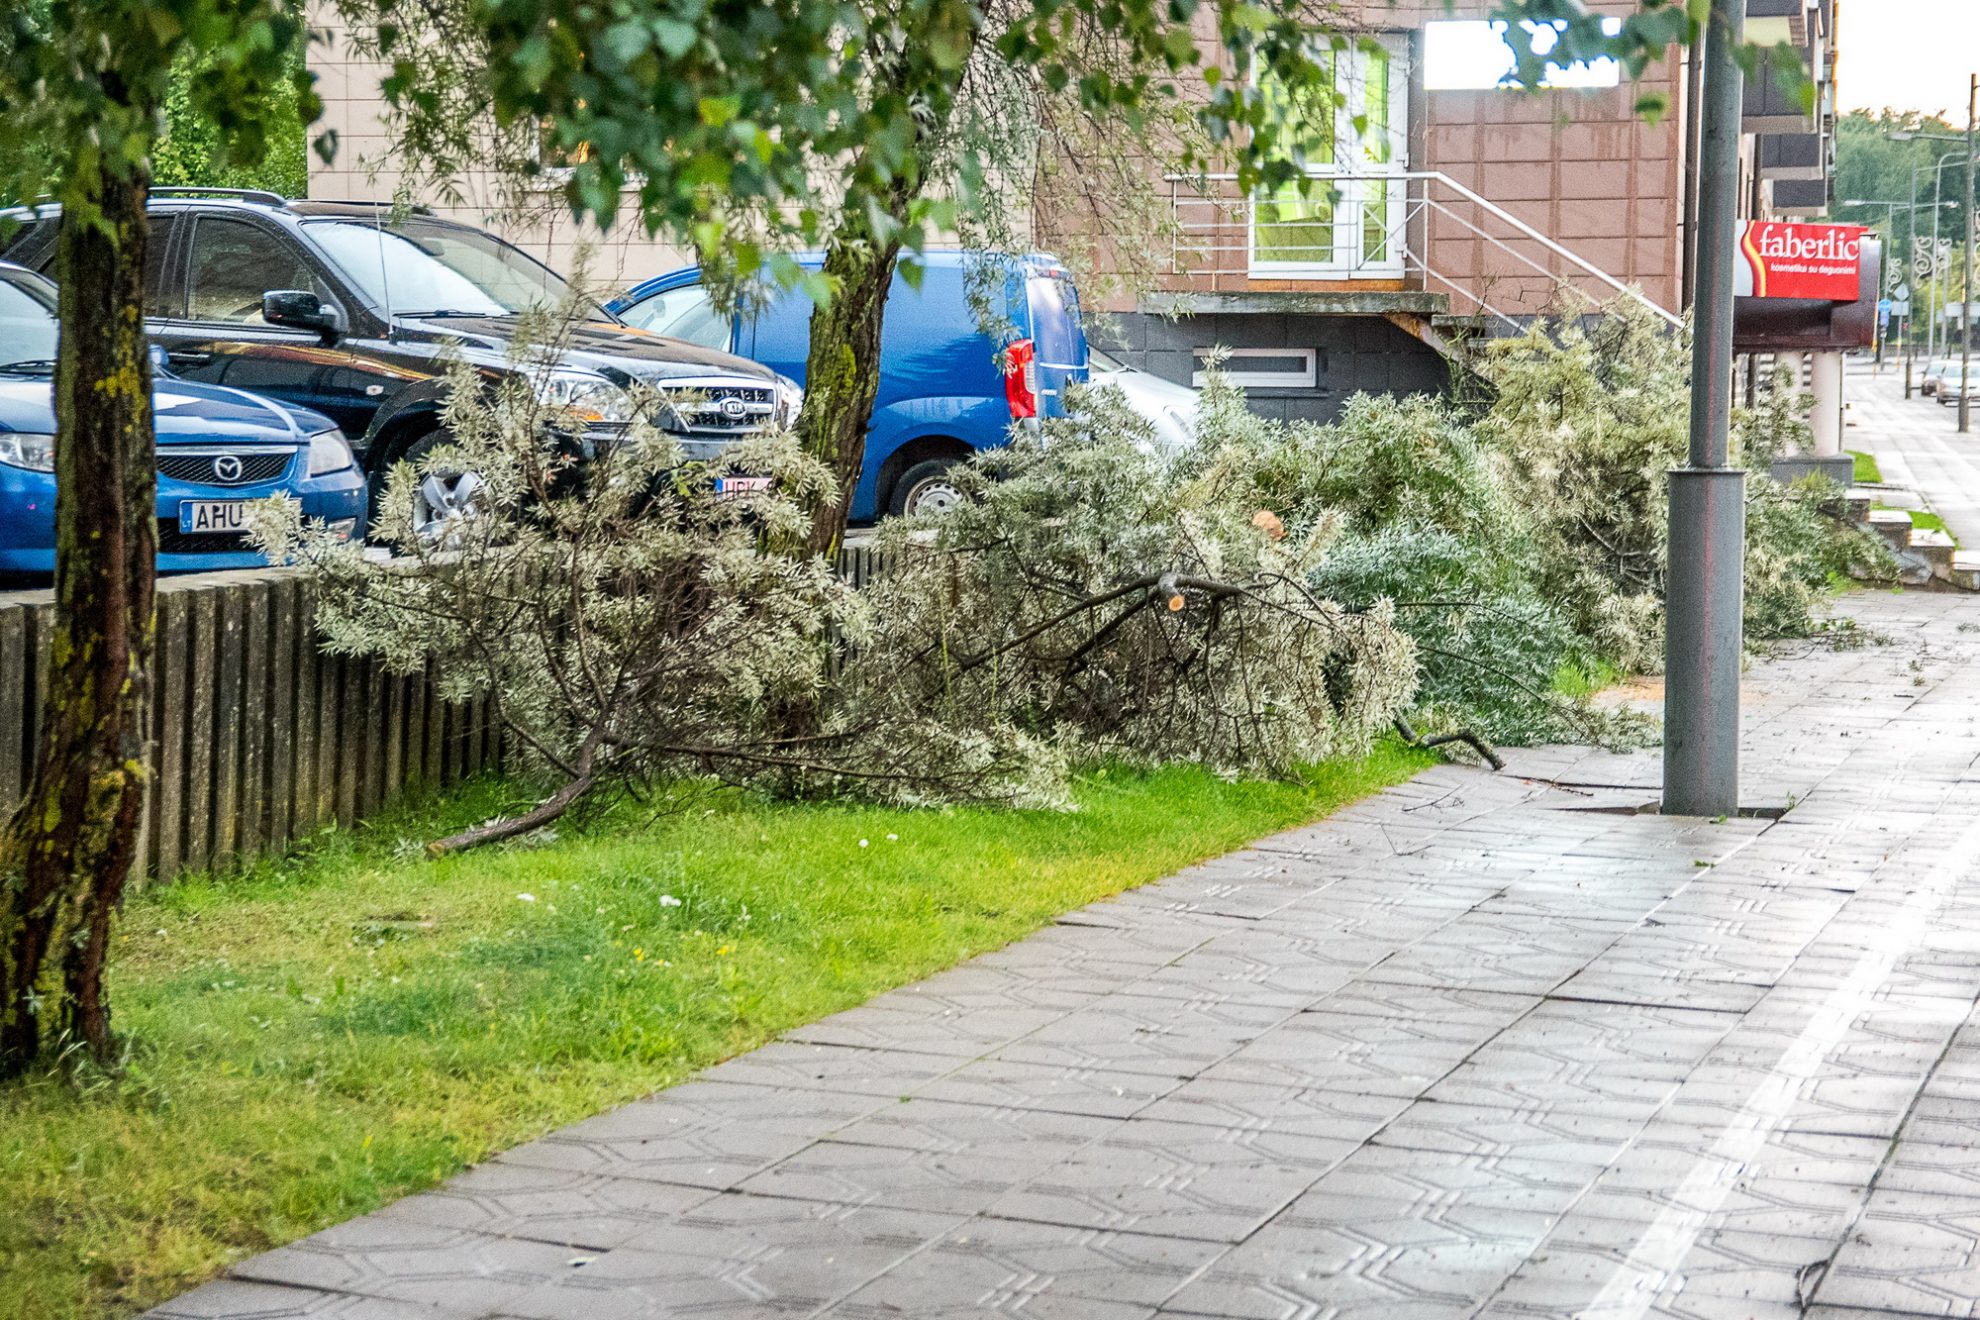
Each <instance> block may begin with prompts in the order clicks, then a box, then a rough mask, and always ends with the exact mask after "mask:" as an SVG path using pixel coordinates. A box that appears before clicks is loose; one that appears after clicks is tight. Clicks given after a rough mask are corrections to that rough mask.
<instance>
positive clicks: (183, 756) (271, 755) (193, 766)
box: [0, 569, 503, 880]
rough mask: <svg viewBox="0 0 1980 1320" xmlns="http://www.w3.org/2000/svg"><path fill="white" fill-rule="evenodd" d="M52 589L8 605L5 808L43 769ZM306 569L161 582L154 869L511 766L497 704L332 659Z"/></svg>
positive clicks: (181, 866)
mask: <svg viewBox="0 0 1980 1320" xmlns="http://www.w3.org/2000/svg"><path fill="white" fill-rule="evenodd" d="M52 615H53V607H52V605H51V604H50V603H49V595H48V593H46V592H37V593H19V594H16V595H13V596H9V597H6V598H4V599H0V809H11V808H12V806H13V804H14V803H15V802H17V801H18V800H19V799H20V796H21V794H22V792H23V791H24V789H25V786H26V781H27V778H28V775H29V773H30V770H31V767H32V765H33V749H34V745H35V738H36V727H35V726H36V724H37V722H38V720H39V718H40V712H41V700H40V697H41V693H42V692H43V690H44V689H45V686H46V683H47V675H48V650H49V642H50V630H51V621H52ZM314 619H315V611H314V609H313V607H312V604H311V597H310V589H309V586H308V584H307V583H306V582H305V581H304V580H303V578H302V577H301V576H300V575H299V574H296V573H293V572H288V571H285V570H280V569H269V570H265V571H261V572H245V573H225V574H220V573H215V574H201V575H197V576H191V577H181V578H166V579H161V580H160V581H159V584H158V632H157V646H156V649H155V652H154V656H155V665H154V669H153V681H154V687H153V697H152V703H151V769H152V771H153V774H152V779H151V788H150V793H149V797H148V800H147V802H146V810H145V824H144V844H143V857H144V860H145V870H146V873H147V874H148V875H150V876H152V877H154V878H157V879H166V880H169V879H171V878H172V877H173V876H175V875H177V874H178V873H179V872H181V871H188V870H202V869H208V868H218V867H225V866H233V865H238V864H240V863H242V862H245V861H247V860H250V859H252V858H254V857H257V856H261V855H265V854H273V853H279V852H282V851H283V850H284V849H286V848H287V847H289V845H290V844H291V842H292V841H295V840H298V839H301V838H303V837H305V836H307V835H309V834H312V833H314V832H315V831H317V830H319V829H322V828H324V827H325V826H328V825H331V824H335V825H340V826H346V827H348V826H350V825H352V824H354V823H356V822H357V821H359V820H361V819H363V818H365V817H366V816H369V815H371V814H372V813H374V812H376V811H377V810H378V809H379V808H380V807H381V806H383V805H385V804H386V803H387V802H390V801H391V800H392V799H394V798H395V797H397V796H398V795H399V793H400V792H401V791H403V790H404V789H406V788H407V787H410V786H412V785H414V784H427V785H444V784H448V783H452V782H455V781H457V780H460V779H463V778H466V777H467V776H469V775H473V774H476V773H479V772H480V771H482V770H496V769H500V768H501V766H502V763H503V739H502V731H501V727H500V722H499V721H498V720H497V719H496V718H495V716H494V712H493V710H492V709H491V703H490V702H489V701H488V700H487V699H485V698H483V699H481V700H477V701H474V702H471V703H467V704H455V703H448V702H444V701H441V700H440V699H439V697H438V696H437V694H436V691H435V688H434V684H433V683H432V682H431V681H430V675H429V674H426V673H418V674H410V675H398V674H391V673H388V672H387V671H386V670H385V667H384V666H383V665H382V664H381V663H379V662H378V661H377V660H375V659H369V658H352V657H348V656H339V655H332V654H329V653H328V652H325V651H324V650H323V649H322V646H321V643H320V639H319V638H318V637H317V634H316V629H315V626H314Z"/></svg>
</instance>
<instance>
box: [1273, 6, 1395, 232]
mask: <svg viewBox="0 0 1980 1320" xmlns="http://www.w3.org/2000/svg"><path fill="white" fill-rule="evenodd" d="M1325 60H1326V63H1325V65H1324V68H1325V77H1324V79H1323V80H1322V81H1321V82H1320V83H1318V84H1317V85H1315V86H1312V87H1307V88H1302V89H1300V90H1299V91H1297V92H1295V91H1293V90H1292V89H1289V88H1286V87H1285V86H1284V85H1283V84H1281V83H1280V82H1278V80H1276V79H1274V78H1273V77H1272V76H1271V75H1270V74H1269V72H1268V73H1265V74H1263V75H1261V76H1260V77H1259V79H1258V89H1259V93H1260V95H1261V97H1262V98H1263V100H1264V101H1265V103H1266V105H1267V106H1268V107H1269V108H1270V109H1271V110H1272V111H1274V112H1275V113H1276V114H1278V115H1279V116H1280V118H1281V120H1282V122H1283V123H1284V124H1285V125H1286V126H1287V127H1288V128H1289V129H1290V130H1291V133H1292V136H1293V139H1294V141H1295V142H1296V143H1297V144H1298V145H1299V146H1300V148H1301V151H1302V154H1303V156H1304V158H1305V165H1306V171H1307V174H1308V175H1309V176H1310V177H1309V178H1308V179H1307V180H1305V181H1304V182H1292V183H1287V184H1284V185H1281V186H1279V187H1277V188H1275V189H1271V190H1269V191H1266V192H1263V193H1261V194H1259V195H1258V197H1257V198H1256V200H1255V202H1254V209H1253V215H1252V235H1251V261H1252V262H1253V264H1254V265H1258V266H1264V267H1279V268H1287V267H1304V268H1306V269H1309V270H1312V269H1318V268H1326V269H1330V270H1342V271H1346V270H1352V269H1371V270H1374V269H1377V268H1379V269H1381V270H1384V271H1386V270H1387V269H1388V268H1390V267H1393V266H1394V265H1396V264H1397V262H1398V261H1399V260H1400V254H1401V248H1400V246H1399V243H1398V241H1397V240H1398V237H1399V233H1398V231H1399V230H1400V228H1401V224H1402V210H1403V208H1402V206H1401V202H1402V198H1403V189H1402V187H1401V186H1400V185H1399V184H1396V183H1394V182H1391V181H1390V180H1389V179H1387V178H1385V177H1374V178H1370V177H1366V176H1370V175H1375V176H1386V175H1389V174H1392V173H1396V172H1398V171H1400V170H1402V169H1404V168H1406V165H1405V159H1406V156H1407V152H1406V150H1405V149H1404V146H1403V143H1402V132H1403V125H1404V120H1405V114H1404V111H1405V107H1404V103H1403V98H1404V97H1405V96H1407V95H1408V79H1407V77H1406V76H1405V75H1404V73H1403V69H1402V64H1403V61H1402V58H1401V57H1400V56H1398V54H1397V53H1396V51H1395V50H1394V49H1392V48H1391V46H1390V45H1388V44H1385V42H1384V41H1383V40H1378V39H1367V40H1363V41H1358V42H1356V43H1354V44H1352V45H1345V46H1342V47H1339V48H1337V49H1335V50H1332V51H1330V52H1328V53H1327V54H1326V56H1325ZM1343 175H1345V176H1349V177H1347V178H1342V179H1340V181H1339V182H1329V180H1330V179H1332V178H1334V177H1336V176H1343ZM1357 176H1359V177H1357Z"/></svg>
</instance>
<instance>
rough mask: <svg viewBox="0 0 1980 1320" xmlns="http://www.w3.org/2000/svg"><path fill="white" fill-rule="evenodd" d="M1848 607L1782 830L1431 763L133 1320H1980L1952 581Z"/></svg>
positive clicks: (1649, 765)
mask: <svg viewBox="0 0 1980 1320" xmlns="http://www.w3.org/2000/svg"><path fill="white" fill-rule="evenodd" d="M1842 609H1843V611H1844V612H1845V613H1848V614H1851V615H1854V616H1855V617H1856V618H1858V619H1859V620H1860V621H1861V623H1862V626H1863V628H1864V629H1865V630H1866V632H1868V633H1871V634H1876V635H1878V637H1879V638H1880V640H1879V641H1878V642H1873V643H1872V644H1870V645H1865V646H1862V647H1860V648H1858V649H1853V650H1848V649H1845V650H1833V649H1828V648H1826V647H1824V646H1820V645H1812V644H1811V645H1801V646H1797V647H1793V648H1789V649H1788V650H1787V651H1786V652H1785V653H1783V654H1782V655H1780V656H1777V657H1775V658H1774V659H1771V660H1769V661H1767V662H1765V663H1762V664H1759V665H1756V666H1755V667H1754V669H1753V670H1752V672H1751V674H1750V675H1749V678H1748V681H1747V698H1746V727H1745V735H1744V750H1745V766H1746V797H1747V800H1748V801H1749V802H1750V803H1751V804H1752V805H1754V806H1756V807H1771V808H1782V807H1789V806H1790V805H1791V807H1792V809H1791V810H1789V811H1788V812H1787V813H1786V815H1785V816H1782V817H1781V818H1779V819H1777V820H1776V819H1768V818H1744V817H1742V818H1736V819H1732V820H1726V821H1721V822H1711V821H1701V820H1682V819H1666V818H1663V817H1659V816H1656V815H1651V814H1641V813H1639V812H1638V811H1637V810H1636V809H1637V808H1640V807H1643V806H1644V805H1646V804H1648V803H1650V802H1651V801H1653V800H1654V798H1655V796H1656V791H1657V790H1656V782H1657V774H1658V768H1659V761H1658V755H1657V753H1656V752H1654V751H1649V752H1643V753H1637V754H1630V755H1616V754H1610V753H1604V752H1597V751H1591V750H1588V749H1585V748H1572V747H1558V748H1541V749H1536V750H1529V751H1522V752H1516V753H1513V754H1512V756H1511V761H1512V767H1511V769H1510V770H1509V771H1508V772H1507V773H1505V774H1500V775H1490V774H1486V773H1483V772H1481V771H1477V770H1473V769H1469V768H1465V767H1461V766H1454V765H1452V766H1441V767H1438V768H1436V769H1433V770H1430V771H1427V772H1425V773H1424V774H1422V775H1419V776H1418V777H1417V778H1416V779H1415V780H1414V781H1412V782H1410V783H1408V784H1404V785H1402V786H1399V787H1397V788H1394V789H1391V790H1390V791H1388V792H1385V793H1383V794H1380V795H1379V796H1376V797H1374V798H1371V799H1369V800H1367V801H1364V802H1362V803H1359V804H1357V805H1355V806H1352V807H1350V808H1348V809H1347V810H1345V811H1342V812H1341V813H1339V814H1338V815H1336V816H1335V817H1334V818H1332V819H1331V820H1328V821H1325V822H1323V823H1320V824H1318V825H1314V826H1312V827H1310V828H1306V829H1300V830H1294V831H1292V832H1290V833H1287V834H1283V835H1280V836H1278V837H1275V838H1271V839H1266V840H1263V841H1261V842H1260V843H1258V844H1257V845H1255V846H1253V847H1251V848H1247V849H1244V850H1242V851H1240V852H1237V853H1234V854H1232V855H1230V856H1227V857H1222V858H1219V859H1217V860H1214V861H1211V862H1206V863H1204V864H1203V865H1201V866H1195V867H1191V868H1189V869H1188V870H1186V871H1183V872H1182V873H1180V874H1178V875H1175V876H1172V877H1170V878H1168V879H1167V880H1164V881H1162V882H1160V883H1157V884H1154V885H1150V886H1148V887H1146V888H1144V889H1142V890H1139V891H1137V892H1135V893H1132V894H1128V895H1125V896H1123V897H1121V898H1119V899H1116V900H1113V901H1110V902H1104V903H1099V904H1095V905H1094V906H1092V907H1090V908H1087V909H1085V910H1083V911H1080V912H1077V913H1073V914H1071V915H1069V916H1068V917H1066V918H1065V919H1064V920H1063V921H1061V922H1060V923H1058V924H1055V925H1053V926H1052V927H1050V928H1048V929H1046V930H1044V931H1041V932H1040V933H1039V934H1037V935H1035V936H1033V937H1032V938H1030V939H1027V940H1023V941H1020V942H1019V943H1016V944H1013V945H1011V946H1009V947H1007V948H1005V949H1001V950H998V951H997V952H994V953H991V954H988V955H985V956H983V957H980V958H978V959H976V960H975V961H974V962H971V963H969V964H968V965H966V966H963V967H960V968H957V969H955V970H953V971H950V972H947V973H944V974H942V975H939V976H935V977H932V978H930V979H929V980H927V981H925V982H922V983H921V984H919V985H914V986H909V987H907V988H904V989H901V990H897V991H894V992H892V993H889V994H885V995H882V996H880V997H879V998H878V999H876V1000H874V1001H873V1002H871V1003H870V1004H867V1005H866V1006H864V1007H861V1008H856V1009H853V1010H851V1011H850V1012H846V1013H841V1014H839V1015H838V1016H836V1017H833V1018H829V1019H827V1020H825V1021H823V1022H819V1023H815V1024H813V1025H811V1026H808V1027H804V1028H801V1029H800V1030H797V1031H794V1032H792V1033H791V1034H790V1036H789V1037H788V1038H786V1039H784V1040H782V1041H778V1042H775V1043H773V1044H770V1045H767V1046H765V1047H764V1048H762V1049H760V1050H757V1051H754V1052H753V1053H751V1054H747V1055H744V1056H742V1057H740V1058H737V1059H734V1060H731V1061H729V1062H727V1063H724V1064H721V1065H720V1066H718V1067H715V1068H711V1069H709V1070H708V1071H707V1072H706V1073H704V1074H703V1075H702V1076H701V1077H700V1078H699V1079H697V1080H695V1081H693V1082H690V1083H688V1084H686V1085H683V1086H680V1087H677V1088H675V1089H673V1090H671V1091H665V1092H661V1093H659V1094H657V1095H655V1096H652V1097H651V1098H649V1099H646V1100H643V1101H640V1102H638V1103H635V1104H632V1105H628V1106H626V1107H625V1108H622V1109H619V1110H616V1111H614V1112H611V1113H607V1114H602V1115H600V1116H598V1117H596V1118H592V1119H589V1120H586V1121H585V1122H582V1123H579V1124H577V1125H575V1126H573V1127H570V1128H567V1129H565V1130H563V1131H561V1132H557V1133H553V1134H551V1135H549V1136H546V1137H544V1138H543V1139H542V1140H540V1141H536V1142H532V1143H530V1144H529V1145H526V1146H522V1147H520V1148H518V1149H516V1150H513V1151H510V1152H508V1153H506V1154H505V1155H502V1156H501V1157H499V1158H497V1159H495V1160H494V1161H492V1162H490V1163H488V1164H486V1165H483V1166H482V1167H480V1168H477V1169H474V1170H471V1171H469V1172H468V1173H466V1174H463V1175H462V1176H461V1177H459V1178H456V1179H455V1180H453V1181H452V1182H450V1183H448V1184H446V1185H445V1186H443V1187H441V1188H439V1189H437V1190H435V1191H432V1192H429V1193H426V1194H424V1195H420V1196H413V1197H409V1198H407V1199H405V1200H403V1201H400V1202H398V1203H397V1204H395V1205H392V1206H389V1207H387V1208H385V1209H384V1210H381V1211H379V1212H378V1213H376V1214H373V1215H370V1216H367V1217H365V1218H362V1219H358V1220H354V1221H352V1222H350V1223H347V1224H343V1225H340V1226H338V1227H336V1228H332V1229H329V1230H327V1231H325V1232H323V1233H319V1234H317V1235H316V1236H315V1237H312V1238H308V1239H305V1240H304V1241H301V1242H298V1243H295V1244H293V1245H291V1246H288V1247H284V1248H282V1249H280V1250H277V1251H272V1252H269V1253H267V1254H265V1255H262V1256H258V1257H256V1258H254V1259H251V1260H247V1261H244V1262H242V1263H241V1264H240V1265H238V1266H236V1267H235V1269H234V1270H233V1271H232V1273H231V1275H230V1277H228V1278H227V1279H224V1280H222V1281H220V1282H217V1283H214V1284H211V1285H209V1286H207V1287H204V1288H201V1289H198V1290H196V1291H194V1292H192V1293H189V1294H188V1295H186V1296H184V1297H182V1298H180V1299H179V1300H178V1301H176V1302H173V1303H171V1304H169V1305H167V1306H165V1307H163V1308H160V1309H159V1310H157V1311H155V1312H153V1315H154V1316H157V1317H171V1318H172V1320H245V1318H246V1317H259V1318H265V1320H273V1318H275V1317H310V1318H311V1320H448V1318H457V1320H497V1318H500V1320H565V1318H567V1317H568V1318H569V1320H654V1318H658V1317H698V1318H703V1320H744V1318H749V1320H757V1318H762V1320H769V1318H771V1317H777V1318H779V1320H787V1318H789V1317H800V1316H830V1317H843V1318H845V1320H882V1318H883V1317H911V1318H913V1320H952V1318H956V1320H960V1318H962V1317H992V1316H994V1317H1004V1318H1005V1320H1014V1318H1022V1317H1032V1318H1033V1320H1148V1317H1152V1316H1174V1317H1178V1318H1179V1320H1180V1318H1182V1317H1202V1318H1210V1320H1217V1318H1222V1320H1359V1318H1360V1317H1368V1318H1369V1320H1376V1318H1378V1317H1379V1320H1487V1318H1489V1320H1544V1318H1550V1317H1563V1318H1565V1317H1584V1316H1585V1317H1599V1318H1602V1320H1608V1318H1611V1317H1613V1318H1615V1320H1638V1318H1639V1317H1649V1318H1655V1320H1675V1318H1679V1317H1683V1318H1688V1320H1777V1318H1778V1320H1785V1318H1786V1317H1800V1316H1806V1317H1808V1318H1809V1320H1900V1318H1901V1317H1907V1316H1911V1317H1916V1316H1976V1315H1980V1014H1976V1009H1975V1003H1976V998H1977V997H1980V768H1977V766H1980V600H1976V599H1971V598H1964V597H1956V596H1949V595H1919V594H1910V595H1904V596H1893V595H1890V594H1886V593H1862V594H1858V595H1855V596H1852V597H1849V598H1848V599H1846V600H1845V601H1844V602H1843V605H1842ZM1963 630H1966V631H1963Z"/></svg>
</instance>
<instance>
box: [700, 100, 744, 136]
mask: <svg viewBox="0 0 1980 1320" xmlns="http://www.w3.org/2000/svg"><path fill="white" fill-rule="evenodd" d="M695 111H696V113H697V114H698V115H699V116H700V117H701V122H702V123H704V124H706V125H708V126H709V127H710V128H720V127H722V126H723V125H724V124H726V123H728V122H729V121H730V120H732V119H734V118H735V117H736V116H737V115H739V114H741V113H742V98H741V97H739V96H704V97H702V98H701V100H700V101H699V102H697V103H696V106H695Z"/></svg>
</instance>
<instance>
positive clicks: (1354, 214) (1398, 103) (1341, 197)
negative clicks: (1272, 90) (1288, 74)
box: [1245, 33, 1410, 280]
mask: <svg viewBox="0 0 1980 1320" xmlns="http://www.w3.org/2000/svg"><path fill="white" fill-rule="evenodd" d="M1367 40H1373V41H1375V42H1377V43H1378V44H1380V45H1381V46H1382V47H1383V48H1384V49H1386V50H1387V51H1388V53H1389V88H1388V94H1389V151H1388V157H1389V158H1388V160H1386V161H1364V160H1354V161H1350V162H1347V163H1342V162H1341V161H1340V160H1339V157H1341V156H1343V155H1346V154H1348V153H1350V152H1351V153H1353V154H1355V155H1357V156H1358V155H1360V154H1361V152H1360V143H1361V133H1360V132H1359V131H1358V130H1357V129H1356V127H1355V120H1356V119H1357V118H1360V117H1361V116H1363V115H1364V114H1365V112H1366V109H1367V106H1368V83H1367V79H1366V77H1365V76H1363V73H1364V70H1365V68H1366V57H1365V52H1364V51H1363V50H1362V48H1361V43H1362V42H1363V41H1367ZM1339 66H1344V67H1346V68H1348V69H1349V70H1350V73H1349V74H1348V76H1346V77H1342V78H1338V79H1337V83H1336V85H1337V86H1340V87H1341V88H1343V89H1344V90H1345V92H1346V95H1344V96H1342V97H1341V104H1340V105H1339V106H1338V107H1336V108H1335V111H1334V143H1335V148H1334V155H1335V157H1336V160H1335V161H1334V163H1332V164H1326V165H1312V166H1309V167H1308V169H1307V176H1308V177H1309V178H1315V179H1329V178H1340V177H1341V176H1343V175H1358V176H1361V177H1360V178H1357V179H1343V180H1342V181H1341V183H1340V184H1339V186H1338V197H1337V200H1336V201H1335V203H1334V216H1333V229H1334V253H1333V257H1332V259H1331V260H1328V261H1273V260H1270V259H1267V258H1261V257H1260V256H1259V255H1258V210H1259V206H1260V204H1261V203H1263V202H1265V201H1268V200H1270V199H1267V198H1264V197H1259V198H1255V199H1254V200H1253V203H1252V206H1251V208H1250V220H1249V223H1247V224H1246V225H1245V259H1246V268H1247V270H1248V271H1249V272H1250V274H1252V275H1253V276H1256V277H1258V278H1262V279H1332V280H1352V279H1400V278H1401V277H1402V275H1403V273H1404V251H1403V248H1404V242H1405V240H1406V238H1407V234H1406V233H1405V226H1406V224H1407V223H1408V215H1409V195H1408V193H1409V185H1408V180H1407V178H1406V177H1405V176H1406V175H1407V174H1408V172H1409V93H1410V61H1409V40H1408V38H1407V36H1406V35H1404V34H1401V33H1380V34H1363V35H1361V36H1360V37H1357V38H1356V39H1354V40H1353V41H1351V42H1350V43H1349V44H1348V45H1346V46H1345V47H1343V48H1342V49H1341V51H1340V52H1339ZM1337 67H1338V66H1337ZM1254 82H1255V75H1254ZM1376 175H1380V176H1393V177H1385V178H1384V179H1383V182H1384V183H1386V184H1387V187H1388V204H1387V206H1386V207H1384V210H1385V212H1386V214H1385V215H1384V216H1383V229H1384V232H1385V233H1386V234H1387V235H1388V244H1387V247H1388V251H1387V253H1386V254H1385V256H1384V258H1383V259H1382V260H1380V261H1370V260H1367V259H1366V258H1364V257H1363V255H1362V249H1361V242H1362V230H1363V226H1364V223H1365V214H1364V213H1365V211H1366V208H1367V206H1368V205H1369V203H1368V201H1367V196H1368V194H1369V192H1370V191H1371V188H1370V184H1369V176H1376Z"/></svg>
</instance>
